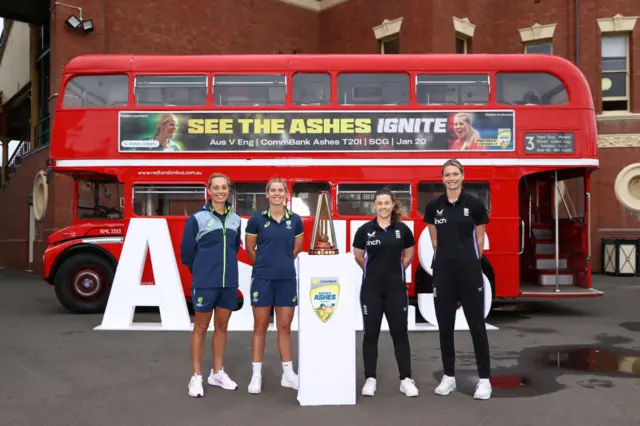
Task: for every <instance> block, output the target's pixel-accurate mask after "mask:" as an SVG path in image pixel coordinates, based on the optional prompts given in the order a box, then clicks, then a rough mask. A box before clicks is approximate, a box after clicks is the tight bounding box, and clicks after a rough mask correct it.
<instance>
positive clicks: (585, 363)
mask: <svg viewBox="0 0 640 426" xmlns="http://www.w3.org/2000/svg"><path fill="white" fill-rule="evenodd" d="M543 362H544V364H545V365H546V366H548V367H556V368H561V369H565V370H575V371H584V372H588V373H607V374H612V373H613V374H619V375H622V376H640V351H632V350H627V349H622V348H597V347H584V348H572V349H567V350H559V351H554V352H547V353H546V354H545V356H544V358H543Z"/></svg>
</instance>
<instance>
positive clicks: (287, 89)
mask: <svg viewBox="0 0 640 426" xmlns="http://www.w3.org/2000/svg"><path fill="white" fill-rule="evenodd" d="M296 72H301V71H296ZM293 75H295V73H292V72H291V71H289V70H282V71H278V72H276V71H269V72H242V71H237V72H214V73H213V74H211V75H210V79H211V96H212V104H213V106H215V107H216V108H229V109H233V108H255V107H258V108H281V107H284V106H287V104H290V105H292V106H293V102H292V101H291V98H290V97H291V93H292V91H293ZM247 76H278V77H284V97H283V98H282V103H279V104H269V105H255V104H248V103H247V104H237V103H234V104H219V103H217V102H218V101H217V100H216V78H219V77H247ZM289 76H291V78H290V77H289ZM225 85H226V86H227V87H229V86H232V85H231V84H225V83H223V84H222V85H219V86H218V87H220V86H225ZM260 87H268V86H266V85H264V84H263V85H261V86H260ZM273 87H280V86H276V85H274V86H273Z"/></svg>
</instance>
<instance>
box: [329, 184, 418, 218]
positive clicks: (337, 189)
mask: <svg viewBox="0 0 640 426" xmlns="http://www.w3.org/2000/svg"><path fill="white" fill-rule="evenodd" d="M345 185H347V186H365V185H371V186H376V189H375V190H374V191H371V192H364V191H362V190H353V191H347V193H351V194H354V193H355V194H358V193H359V194H361V195H363V194H371V195H374V194H375V192H376V191H377V190H378V189H381V188H383V187H385V186H386V187H389V188H390V189H391V191H392V192H393V193H394V194H397V192H398V190H397V189H395V188H394V187H395V186H399V185H406V186H408V189H409V194H408V197H407V200H408V201H409V208H407V209H406V210H405V212H404V213H405V216H411V214H412V212H413V210H414V207H415V205H414V204H415V203H414V199H413V195H414V184H413V183H411V182H407V181H403V182H388V183H382V182H380V183H376V182H371V181H370V180H368V181H366V182H353V181H342V182H338V183H336V184H335V197H336V204H335V207H336V211H335V214H336V215H337V216H339V217H351V218H355V217H358V218H359V217H369V218H370V217H372V216H375V212H373V213H370V214H369V213H358V214H344V213H340V194H341V193H344V192H345V191H340V187H341V186H345ZM396 199H397V198H396ZM359 202H360V203H361V204H362V203H363V202H371V203H373V200H362V199H360V200H359Z"/></svg>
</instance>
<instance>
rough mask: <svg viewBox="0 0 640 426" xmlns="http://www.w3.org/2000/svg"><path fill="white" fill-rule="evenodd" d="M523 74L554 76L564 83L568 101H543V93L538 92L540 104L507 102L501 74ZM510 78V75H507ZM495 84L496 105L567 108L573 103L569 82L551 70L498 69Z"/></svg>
mask: <svg viewBox="0 0 640 426" xmlns="http://www.w3.org/2000/svg"><path fill="white" fill-rule="evenodd" d="M523 74H539V75H542V76H549V77H553V78H554V79H556V80H558V82H559V83H560V84H561V85H562V88H563V91H564V93H566V97H567V101H566V102H564V103H543V102H542V94H540V93H536V94H538V95H540V97H541V103H540V104H525V103H522V104H516V103H507V102H506V101H505V98H504V89H503V88H501V86H500V77H501V76H514V75H523ZM507 78H508V77H507ZM493 84H494V87H495V91H494V93H495V95H494V97H493V103H494V104H495V105H496V106H500V107H503V106H510V107H512V108H558V107H561V108H566V107H569V106H570V105H571V102H572V101H571V90H570V88H569V87H568V86H567V84H566V83H565V81H564V80H563V79H562V78H560V76H559V75H557V74H555V73H553V72H552V71H551V70H544V71H510V70H508V71H496V72H495V73H494V74H493ZM525 94H526V93H525Z"/></svg>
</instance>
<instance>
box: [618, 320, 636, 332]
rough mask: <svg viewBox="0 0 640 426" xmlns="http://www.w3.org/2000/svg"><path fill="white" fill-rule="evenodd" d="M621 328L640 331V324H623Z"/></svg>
mask: <svg viewBox="0 0 640 426" xmlns="http://www.w3.org/2000/svg"><path fill="white" fill-rule="evenodd" d="M620 327H622V328H625V329H627V330H629V331H640V322H623V323H621V324H620Z"/></svg>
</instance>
